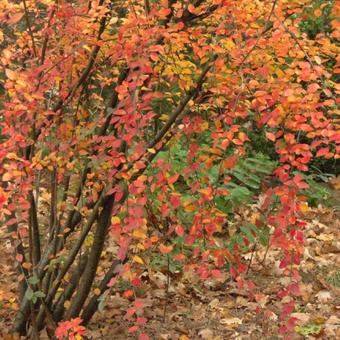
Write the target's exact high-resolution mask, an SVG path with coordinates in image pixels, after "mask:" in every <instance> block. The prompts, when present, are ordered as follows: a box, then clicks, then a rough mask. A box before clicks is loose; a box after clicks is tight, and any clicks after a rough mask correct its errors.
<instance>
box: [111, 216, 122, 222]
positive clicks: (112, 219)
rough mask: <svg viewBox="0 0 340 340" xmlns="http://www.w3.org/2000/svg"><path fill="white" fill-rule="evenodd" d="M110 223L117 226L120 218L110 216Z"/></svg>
mask: <svg viewBox="0 0 340 340" xmlns="http://www.w3.org/2000/svg"><path fill="white" fill-rule="evenodd" d="M111 223H112V224H119V223H120V218H119V217H118V216H112V217H111Z"/></svg>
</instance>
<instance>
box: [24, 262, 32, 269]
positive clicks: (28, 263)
mask: <svg viewBox="0 0 340 340" xmlns="http://www.w3.org/2000/svg"><path fill="white" fill-rule="evenodd" d="M22 267H23V268H25V269H30V268H32V263H30V262H24V263H23V264H22Z"/></svg>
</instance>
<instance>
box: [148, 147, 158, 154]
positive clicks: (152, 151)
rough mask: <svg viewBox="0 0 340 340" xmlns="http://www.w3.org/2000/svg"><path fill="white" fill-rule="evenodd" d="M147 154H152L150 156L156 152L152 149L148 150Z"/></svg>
mask: <svg viewBox="0 0 340 340" xmlns="http://www.w3.org/2000/svg"><path fill="white" fill-rule="evenodd" d="M148 152H150V153H152V154H155V153H156V150H155V149H152V148H150V149H148Z"/></svg>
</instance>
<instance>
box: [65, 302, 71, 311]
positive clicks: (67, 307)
mask: <svg viewBox="0 0 340 340" xmlns="http://www.w3.org/2000/svg"><path fill="white" fill-rule="evenodd" d="M70 306H71V302H70V300H66V301H65V302H64V307H65V309H69V308H70Z"/></svg>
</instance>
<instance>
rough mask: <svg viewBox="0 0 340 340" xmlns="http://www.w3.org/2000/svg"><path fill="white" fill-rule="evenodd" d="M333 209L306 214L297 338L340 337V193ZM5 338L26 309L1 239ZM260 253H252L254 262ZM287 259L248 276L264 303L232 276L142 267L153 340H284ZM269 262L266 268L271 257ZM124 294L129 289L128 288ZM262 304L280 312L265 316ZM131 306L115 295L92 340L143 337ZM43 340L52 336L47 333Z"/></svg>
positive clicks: (273, 257)
mask: <svg viewBox="0 0 340 340" xmlns="http://www.w3.org/2000/svg"><path fill="white" fill-rule="evenodd" d="M333 196H334V197H333V198H334V200H333V204H332V207H323V206H319V207H317V208H310V209H308V211H306V212H305V218H306V220H307V221H308V225H307V227H306V232H305V235H306V249H305V253H304V258H303V262H302V264H301V266H300V276H301V284H300V294H299V296H297V297H296V301H297V308H296V310H295V311H294V314H293V316H294V317H295V318H296V319H297V326H296V327H295V330H296V335H295V337H294V338H295V339H314V338H315V339H316V338H317V339H339V338H340V269H339V268H340V256H339V252H340V238H339V234H340V212H339V208H338V207H339V205H338V204H339V190H337V191H334V193H333ZM1 249H2V256H1V257H0V338H1V339H12V337H10V336H9V333H10V326H11V322H12V320H13V317H14V315H15V312H16V310H17V309H18V301H17V291H16V289H17V274H16V273H15V272H14V271H13V269H12V265H11V257H10V252H11V247H10V242H9V240H8V238H7V237H5V235H1ZM251 256H252V254H251V253H249V254H245V255H244V259H245V261H246V262H247V261H248V262H249V260H250V258H251ZM279 256H280V255H279V253H278V252H276V251H274V250H270V251H269V252H268V253H267V255H266V256H265V249H259V250H257V251H256V252H254V254H253V258H252V261H251V266H250V270H249V272H248V278H249V279H250V280H252V281H253V282H255V284H256V286H257V288H256V289H255V290H256V292H257V293H258V294H259V295H258V302H249V299H248V297H247V293H246V292H245V291H242V290H240V289H238V288H237V287H236V284H235V282H233V281H232V280H231V279H230V275H229V273H228V271H227V270H226V271H225V272H224V273H223V275H222V277H221V278H219V279H207V280H204V281H202V280H200V279H199V278H198V277H197V275H195V274H194V273H193V272H190V271H186V272H178V273H176V272H175V273H174V272H173V273H171V274H170V275H168V271H167V268H166V267H165V268H164V267H162V266H158V267H157V266H153V267H152V266H144V267H145V268H143V265H142V264H141V263H135V265H136V266H140V267H141V268H139V270H140V271H141V279H142V285H141V287H140V288H139V291H138V292H137V294H139V297H140V300H141V301H143V303H144V311H143V315H141V317H143V318H144V317H145V318H146V319H147V320H148V322H147V323H146V325H145V327H144V328H145V330H146V332H147V333H148V334H149V336H150V338H151V339H164V340H166V339H174V340H175V339H179V340H187V339H209V340H210V339H212V340H213V339H214V340H219V339H261V338H264V339H277V338H279V336H278V324H279V313H280V310H281V307H282V304H283V303H284V302H285V301H284V299H280V298H278V296H277V294H276V293H277V292H278V291H279V290H280V288H281V287H282V286H284V285H286V284H287V282H286V280H289V278H287V277H285V276H284V275H282V272H281V269H280V268H279ZM264 257H265V261H264V263H262V262H263V258H264ZM121 288H122V291H123V289H124V287H121ZM259 306H262V307H264V308H269V309H270V310H271V311H273V312H274V313H273V314H272V315H271V316H270V317H264V315H263V313H259V312H258V309H259ZM129 307H130V301H129V300H128V299H126V298H124V297H122V294H121V293H120V292H119V291H112V292H111V295H110V296H107V297H106V299H105V306H104V307H103V309H102V311H101V312H98V313H97V314H96V316H95V317H94V319H93V322H92V323H91V324H90V325H89V327H88V332H87V334H88V338H89V339H117V340H119V339H135V338H136V333H128V329H129V326H131V324H129V322H128V321H127V320H126V318H125V317H124V316H125V314H126V311H127V309H128V308H129ZM41 338H42V339H44V338H47V337H45V336H44V332H43V334H42V337H41Z"/></svg>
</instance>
